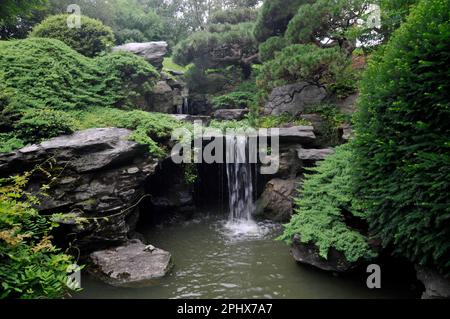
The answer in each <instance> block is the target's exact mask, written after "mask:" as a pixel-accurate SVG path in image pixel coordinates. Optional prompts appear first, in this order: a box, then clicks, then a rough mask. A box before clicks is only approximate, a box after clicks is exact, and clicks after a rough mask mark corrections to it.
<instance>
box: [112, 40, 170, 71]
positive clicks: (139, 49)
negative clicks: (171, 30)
mask: <svg viewBox="0 0 450 319" xmlns="http://www.w3.org/2000/svg"><path fill="white" fill-rule="evenodd" d="M113 51H125V52H131V53H134V54H137V55H139V56H141V57H143V58H144V59H145V60H146V61H147V62H149V63H150V64H151V65H153V66H154V67H155V68H157V69H158V70H161V69H162V67H163V61H164V57H165V56H166V54H167V42H164V41H158V42H145V43H127V44H124V45H121V46H117V47H115V48H113Z"/></svg>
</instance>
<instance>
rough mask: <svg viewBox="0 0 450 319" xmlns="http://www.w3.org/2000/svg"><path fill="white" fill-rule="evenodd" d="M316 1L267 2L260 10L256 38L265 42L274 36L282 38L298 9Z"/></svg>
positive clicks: (271, 0)
mask: <svg viewBox="0 0 450 319" xmlns="http://www.w3.org/2000/svg"><path fill="white" fill-rule="evenodd" d="M313 1H314V0H266V1H264V4H263V6H262V8H261V10H260V13H259V16H258V19H257V21H256V25H255V30H254V33H255V37H256V39H257V40H258V41H259V42H264V41H266V40H267V39H268V38H270V37H272V36H282V35H283V34H284V32H285V31H286V28H287V26H288V24H289V21H291V19H292V18H293V17H294V15H295V14H296V12H297V10H298V8H299V7H300V6H301V5H303V4H306V3H311V2H313Z"/></svg>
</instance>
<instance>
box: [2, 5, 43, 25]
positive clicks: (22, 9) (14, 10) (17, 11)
mask: <svg viewBox="0 0 450 319" xmlns="http://www.w3.org/2000/svg"><path fill="white" fill-rule="evenodd" d="M46 2H47V0H2V5H1V6H0V26H2V25H3V24H6V23H8V22H11V21H15V18H16V16H18V15H24V14H28V13H30V11H32V10H34V9H38V8H40V7H42V6H43V5H44V4H45V3H46Z"/></svg>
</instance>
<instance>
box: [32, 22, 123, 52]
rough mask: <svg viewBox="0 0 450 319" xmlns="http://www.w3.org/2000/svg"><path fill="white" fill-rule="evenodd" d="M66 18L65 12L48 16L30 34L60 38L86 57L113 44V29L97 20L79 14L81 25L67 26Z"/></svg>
mask: <svg viewBox="0 0 450 319" xmlns="http://www.w3.org/2000/svg"><path fill="white" fill-rule="evenodd" d="M68 18H69V15H67V14H61V15H55V16H50V17H48V18H47V19H45V20H44V21H43V22H42V23H40V24H39V25H37V26H35V27H34V28H33V31H32V32H31V34H30V36H31V37H40V38H53V39H58V40H61V41H62V42H64V43H66V44H67V45H68V46H70V47H71V48H73V49H74V50H76V51H78V52H79V53H81V54H83V55H85V56H88V57H93V56H95V55H98V54H99V53H101V52H104V51H106V50H108V49H109V48H110V47H112V45H113V44H114V34H113V31H112V30H111V28H109V27H107V26H105V25H104V24H103V23H102V22H100V21H99V20H94V19H91V18H89V17H86V16H81V27H79V28H78V27H74V28H69V27H68V26H67V21H68Z"/></svg>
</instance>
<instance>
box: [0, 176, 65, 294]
mask: <svg viewBox="0 0 450 319" xmlns="http://www.w3.org/2000/svg"><path fill="white" fill-rule="evenodd" d="M31 174H32V173H25V174H24V175H22V176H15V177H11V178H9V179H2V180H1V181H0V282H1V285H0V298H23V299H31V298H60V297H63V296H64V295H65V294H67V293H69V292H70V291H72V289H71V288H70V285H68V275H69V272H70V266H71V265H72V264H73V263H74V260H73V258H72V257H71V256H69V255H66V254H64V253H63V252H61V251H60V250H59V249H57V248H56V247H55V246H54V245H53V244H52V242H51V240H52V236H51V231H52V230H53V229H54V228H55V227H57V226H58V225H57V224H55V223H54V222H52V221H51V216H41V215H39V213H38V211H37V210H36V209H35V208H34V207H35V205H36V204H37V200H36V198H35V197H32V196H30V195H29V194H28V193H26V192H25V191H24V188H25V187H26V185H27V183H28V179H29V178H30V176H31Z"/></svg>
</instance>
